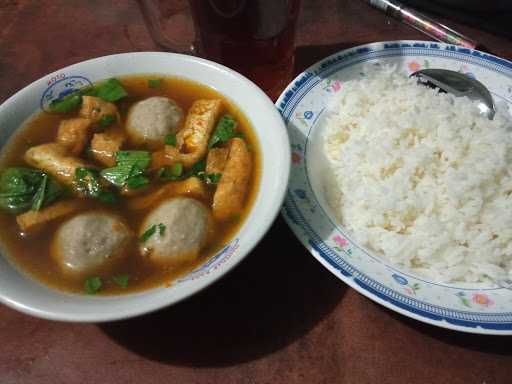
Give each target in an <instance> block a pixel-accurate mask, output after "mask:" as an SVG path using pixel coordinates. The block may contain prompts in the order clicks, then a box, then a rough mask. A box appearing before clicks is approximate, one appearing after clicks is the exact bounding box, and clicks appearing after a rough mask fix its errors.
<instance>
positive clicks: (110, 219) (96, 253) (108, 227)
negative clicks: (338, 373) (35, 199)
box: [51, 212, 130, 274]
mask: <svg viewBox="0 0 512 384" xmlns="http://www.w3.org/2000/svg"><path fill="white" fill-rule="evenodd" d="M129 239H130V231H129V229H128V227H127V226H126V225H125V224H124V223H123V222H122V221H121V220H120V219H119V218H118V217H117V216H115V215H112V214H110V213H103V212H87V213H82V214H79V215H77V216H75V217H73V218H71V219H70V220H68V221H66V222H65V223H63V224H62V225H61V226H60V228H59V229H58V230H57V232H56V234H55V237H54V239H53V243H52V249H51V252H52V256H53V258H54V259H55V260H56V261H57V263H58V264H59V266H60V267H61V269H62V270H63V271H65V272H70V273H73V274H83V273H90V272H93V271H95V270H97V269H98V268H100V267H103V266H108V265H109V264H112V263H114V262H115V261H118V260H119V259H121V258H122V257H123V256H124V255H125V253H124V252H123V251H124V249H125V248H126V246H127V245H128V242H129Z"/></svg>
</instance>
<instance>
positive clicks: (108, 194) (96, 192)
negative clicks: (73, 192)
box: [75, 167, 117, 204]
mask: <svg viewBox="0 0 512 384" xmlns="http://www.w3.org/2000/svg"><path fill="white" fill-rule="evenodd" d="M99 176H100V174H99V172H98V170H97V169H94V168H85V167H79V168H77V169H76V170H75V186H76V189H77V190H78V191H79V192H81V193H83V194H84V195H85V196H87V197H92V198H96V199H99V200H100V201H102V202H104V203H108V204H112V203H115V202H117V195H116V194H115V193H114V192H112V191H109V190H107V189H106V188H104V187H103V186H102V185H101V183H100V181H99Z"/></svg>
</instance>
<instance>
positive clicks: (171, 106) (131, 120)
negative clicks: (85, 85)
mask: <svg viewBox="0 0 512 384" xmlns="http://www.w3.org/2000/svg"><path fill="white" fill-rule="evenodd" d="M182 120H183V111H182V110H181V108H180V107H179V106H178V105H177V104H176V102H175V101H174V100H171V99H169V98H167V97H160V96H155V97H150V98H148V99H145V100H142V101H139V102H138V103H136V104H135V105H134V106H132V107H131V108H130V111H129V112H128V119H127V121H126V130H127V132H128V136H129V138H130V141H131V142H132V143H133V144H135V145H141V144H148V145H150V146H158V145H162V144H163V143H164V139H165V136H166V135H168V134H171V133H175V132H176V130H177V129H178V126H179V124H180V122H181V121H182Z"/></svg>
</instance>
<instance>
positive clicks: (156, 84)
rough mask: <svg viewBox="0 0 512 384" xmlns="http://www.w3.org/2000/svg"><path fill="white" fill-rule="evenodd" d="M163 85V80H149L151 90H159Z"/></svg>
mask: <svg viewBox="0 0 512 384" xmlns="http://www.w3.org/2000/svg"><path fill="white" fill-rule="evenodd" d="M161 84H162V79H149V80H148V87H149V88H158V87H159V86H160V85H161Z"/></svg>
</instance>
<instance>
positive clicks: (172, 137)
mask: <svg viewBox="0 0 512 384" xmlns="http://www.w3.org/2000/svg"><path fill="white" fill-rule="evenodd" d="M164 142H165V145H172V146H173V147H175V146H176V134H174V133H170V134H168V135H166V136H165V140H164Z"/></svg>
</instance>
